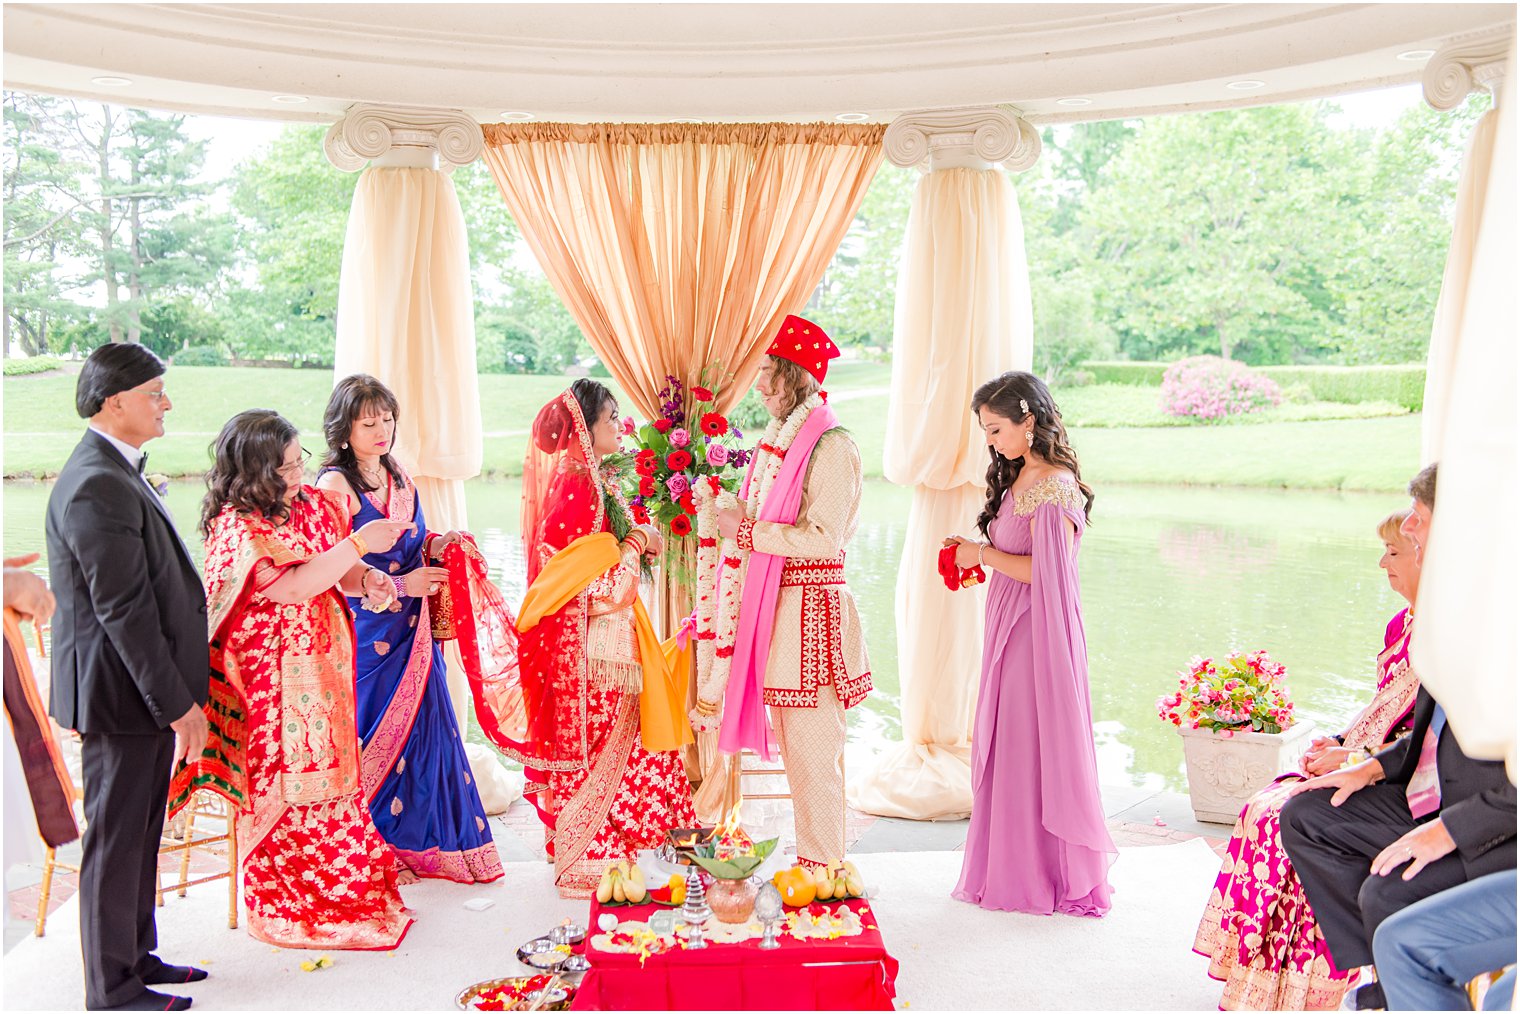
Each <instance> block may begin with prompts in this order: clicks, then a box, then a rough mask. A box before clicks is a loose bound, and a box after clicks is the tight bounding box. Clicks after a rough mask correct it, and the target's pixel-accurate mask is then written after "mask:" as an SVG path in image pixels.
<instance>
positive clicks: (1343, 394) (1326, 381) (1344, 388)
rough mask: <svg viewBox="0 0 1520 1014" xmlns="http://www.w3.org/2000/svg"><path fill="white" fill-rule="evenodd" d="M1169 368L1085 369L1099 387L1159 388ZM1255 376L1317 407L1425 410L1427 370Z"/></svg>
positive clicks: (1298, 369) (1322, 369) (1101, 365)
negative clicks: (1306, 395) (1306, 396)
mask: <svg viewBox="0 0 1520 1014" xmlns="http://www.w3.org/2000/svg"><path fill="white" fill-rule="evenodd" d="M1170 365H1171V364H1170V363H1147V362H1122V361H1112V362H1091V363H1083V364H1082V369H1083V370H1085V371H1087V372H1089V373H1091V374H1092V375H1093V380H1094V382H1095V383H1099V384H1129V385H1134V386H1140V387H1159V386H1160V385H1161V378H1162V376H1163V375H1164V374H1165V373H1166V368H1167V367H1168V366H1170ZM1253 368H1254V369H1255V370H1256V372H1258V373H1261V374H1264V375H1266V376H1268V377H1271V378H1272V379H1273V380H1275V381H1277V382H1278V383H1279V384H1281V385H1282V386H1283V387H1285V388H1288V387H1306V388H1308V389H1309V392H1310V393H1311V394H1312V395H1313V396H1314V398H1315V400H1317V401H1334V402H1339V403H1341V404H1344V405H1356V404H1359V403H1361V402H1366V401H1382V402H1388V403H1390V404H1393V405H1401V406H1403V407H1404V408H1406V409H1408V410H1409V411H1411V412H1418V411H1420V409H1421V408H1423V407H1424V404H1425V365H1424V364H1423V363H1403V364H1399V365H1395V366H1257V367H1253Z"/></svg>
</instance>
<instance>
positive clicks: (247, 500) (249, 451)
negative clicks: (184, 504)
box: [201, 408, 298, 538]
mask: <svg viewBox="0 0 1520 1014" xmlns="http://www.w3.org/2000/svg"><path fill="white" fill-rule="evenodd" d="M297 435H298V434H297V431H296V428H295V426H294V425H292V424H291V422H290V420H288V419H286V418H285V417H284V416H282V415H280V413H278V412H276V411H274V410H273V409H269V408H251V409H249V410H248V411H246V412H239V413H238V414H237V415H235V416H233V417H232V418H231V419H229V420H227V425H225V426H223V427H222V432H221V433H219V434H218V435H217V438H216V443H214V444H213V445H212V447H211V454H212V463H211V471H209V472H207V473H206V496H205V499H203V500H202V501H201V535H202V536H204V537H206V538H210V536H211V526H212V524H213V523H215V521H216V519H217V516H218V515H220V514H221V513H222V511H223V510H225V509H226V508H228V507H232V508H235V509H236V510H238V511H240V512H242V513H244V514H258V515H259V516H260V517H264V518H268V519H269V520H271V521H279V520H282V519H283V518H284V517H285V514H286V509H285V479H284V477H283V476H281V475H280V467H281V466H282V465H284V463H285V449H286V448H287V447H289V446H290V442H291V441H292V440H294V439H295V438H296V436H297Z"/></svg>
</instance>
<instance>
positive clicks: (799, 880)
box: [771, 866, 818, 908]
mask: <svg viewBox="0 0 1520 1014" xmlns="http://www.w3.org/2000/svg"><path fill="white" fill-rule="evenodd" d="M771 883H773V884H775V885H776V890H778V891H780V892H781V901H782V902H783V903H784V904H785V905H787V906H788V907H790V908H806V907H807V906H808V905H811V904H812V903H813V898H814V897H815V896H816V894H817V891H818V888H817V886H816V885H815V884H814V883H813V877H812V875H811V874H809V873H808V871H807V870H805V869H803V868H802V867H801V866H793V867H792V868H791V869H789V870H778V871H777V872H776V875H775V876H774V877H772V878H771Z"/></svg>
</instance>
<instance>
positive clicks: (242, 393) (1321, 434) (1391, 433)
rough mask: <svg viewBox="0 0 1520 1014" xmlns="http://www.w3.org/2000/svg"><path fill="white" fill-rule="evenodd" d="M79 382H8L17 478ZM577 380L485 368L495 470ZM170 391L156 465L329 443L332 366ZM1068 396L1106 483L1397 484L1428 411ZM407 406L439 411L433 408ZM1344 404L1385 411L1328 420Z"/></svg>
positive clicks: (840, 407)
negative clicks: (1198, 405)
mask: <svg viewBox="0 0 1520 1014" xmlns="http://www.w3.org/2000/svg"><path fill="white" fill-rule="evenodd" d="M830 381H831V382H830V384H829V385H828V387H829V390H830V392H831V394H832V396H833V405H834V408H835V410H836V411H837V412H838V414H839V416H840V419H841V420H842V421H843V422H844V424H845V425H846V426H848V427H849V428H850V429H851V431H852V432H853V433H854V434H855V437H856V439H857V440H858V441H859V443H860V448H861V455H862V458H863V459H864V463H865V468H866V473H867V474H868V475H870V476H880V475H881V474H882V450H883V446H884V442H885V421H886V415H887V401H888V388H889V386H890V383H891V368H890V366H889V365H887V364H885V363H863V362H848V363H839V364H836V366H835V368H834V371H833V375H832V376H831V378H830ZM74 383H75V376H74V375H73V374H72V373H51V374H46V375H40V376H13V377H8V378H6V379H5V381H4V426H5V440H4V474H5V475H6V476H7V477H11V476H27V475H31V476H38V477H41V476H48V475H53V474H56V473H57V471H58V469H59V468H60V467H61V466H62V465H63V462H64V461H65V460H66V459H67V457H68V454H69V452H70V451H71V450H72V448H73V447H74V445H75V444H76V443H77V442H78V440H79V434H80V433H81V432H82V430H83V428H84V427H83V423H82V422H81V421H80V420H79V418H78V417H77V416H76V415H75V414H74ZM565 386H566V380H565V378H563V377H538V376H516V375H500V374H486V375H482V376H481V377H480V407H481V419H482V423H483V425H484V430H485V454H484V461H483V470H484V472H485V473H486V474H497V475H515V474H518V473H519V472H520V471H521V469H522V458H523V451H524V449H525V447H526V445H527V438H528V428H529V427H530V426H531V425H532V421H533V417H534V416H535V415H536V414H537V412H538V409H539V408H540V406H542V405H543V403H544V402H546V401H547V400H548V399H549V398H551V397H552V396H553V395H554V394H555V393H556V392H558V391H561V390H563V389H564V387H565ZM168 389H169V394H170V397H171V399H172V400H173V402H174V409H173V411H172V412H171V413H170V414H169V419H168V424H169V436H167V437H165V438H164V439H162V440H157V441H154V443H153V444H152V445H151V446H150V447H149V451H150V453H151V455H152V459H151V460H152V467H153V469H154V470H155V471H160V472H164V473H165V474H168V475H187V474H188V475H194V474H198V473H200V472H202V471H204V470H205V468H206V467H207V465H208V463H209V451H208V449H209V446H210V444H211V441H212V440H213V439H214V437H215V436H216V433H217V431H218V430H219V429H220V428H221V426H222V424H223V423H224V422H225V421H226V420H227V419H228V418H229V417H230V416H232V415H233V414H235V413H237V412H240V411H242V410H243V409H247V408H259V407H269V408H277V409H279V410H280V411H281V412H282V413H284V414H285V415H286V416H287V417H288V418H289V419H290V420H291V421H292V422H294V423H295V424H296V426H298V427H299V428H300V430H301V432H302V433H303V434H304V435H305V443H306V444H307V446H309V447H311V448H312V449H313V450H314V451H315V450H320V447H321V443H322V441H321V422H322V410H323V407H324V406H325V405H326V403H327V396H328V393H329V392H330V391H331V389H332V374H331V373H329V372H327V371H325V370H269V369H254V368H245V369H232V368H225V367H223V368H218V367H194V366H180V367H175V368H173V369H172V370H171V372H170V373H169V376H168ZM1056 398H1057V401H1058V402H1059V403H1060V404H1061V407H1062V410H1063V412H1064V414H1065V418H1066V420H1067V424H1068V426H1069V428H1070V430H1071V435H1072V442H1073V444H1074V446H1075V447H1076V448H1077V452H1078V454H1079V455H1081V458H1082V462H1083V473H1084V477H1088V478H1090V479H1092V480H1093V481H1094V482H1125V483H1134V482H1141V483H1164V484H1174V483H1193V484H1201V485H1221V486H1280V487H1287V488H1302V489H1365V490H1388V491H1397V490H1402V489H1403V488H1404V484H1405V482H1407V481H1408V477H1409V476H1410V475H1411V474H1412V473H1413V471H1414V470H1415V468H1416V467H1417V465H1418V461H1417V457H1418V451H1419V417H1418V416H1415V415H1408V414H1399V415H1388V414H1386V413H1388V412H1389V411H1390V410H1393V407H1392V406H1382V405H1375V404H1374V405H1331V404H1325V403H1312V404H1309V405H1304V404H1286V405H1283V406H1281V407H1279V408H1278V409H1274V410H1272V411H1271V412H1270V413H1264V414H1263V416H1262V417H1261V421H1255V420H1253V421H1251V422H1242V421H1236V422H1232V423H1226V424H1221V425H1209V426H1204V425H1192V424H1178V422H1177V421H1176V420H1172V419H1170V418H1168V417H1166V416H1165V415H1163V414H1162V412H1161V411H1160V409H1159V407H1158V406H1157V391H1156V389H1155V388H1146V387H1132V386H1127V385H1117V384H1101V385H1093V386H1090V387H1085V388H1071V389H1067V390H1060V391H1057V392H1056ZM627 408H628V406H627V404H626V401H625V403H624V409H625V411H626V410H627ZM403 409H404V411H408V412H410V411H423V412H425V411H426V406H422V407H420V408H418V407H414V406H403ZM1339 415H1352V416H1359V415H1360V416H1365V415H1375V416H1380V417H1377V418H1326V417H1327V416H1339ZM1305 420H1307V421H1305Z"/></svg>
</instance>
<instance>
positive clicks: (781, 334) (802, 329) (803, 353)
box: [765, 314, 839, 384]
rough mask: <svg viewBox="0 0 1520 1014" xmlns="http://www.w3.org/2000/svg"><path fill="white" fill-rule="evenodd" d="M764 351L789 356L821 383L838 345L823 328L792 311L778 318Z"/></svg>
mask: <svg viewBox="0 0 1520 1014" xmlns="http://www.w3.org/2000/svg"><path fill="white" fill-rule="evenodd" d="M765 351H766V354H767V355H772V356H780V357H781V358H782V359H790V360H791V361H792V362H794V363H796V364H797V365H798V366H800V367H802V368H803V369H804V370H807V371H808V372H809V373H811V374H812V375H813V379H815V380H817V381H818V382H819V383H820V384H821V383H823V378H824V377H825V376H826V375H827V374H828V372H829V360H830V359H837V358H838V357H839V346H837V345H835V344H834V342H833V341H832V340H831V339H830V338H829V336H828V335H826V334H824V333H823V328H821V327H819V326H818V325H817V324H814V323H813V322H812V321H810V320H804V319H803V318H801V317H798V316H797V315H795V314H788V315H787V318H786V320H783V321H782V322H781V330H779V331H777V332H776V340H775V341H773V342H771V347H770V348H768V349H766V350H765Z"/></svg>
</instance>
